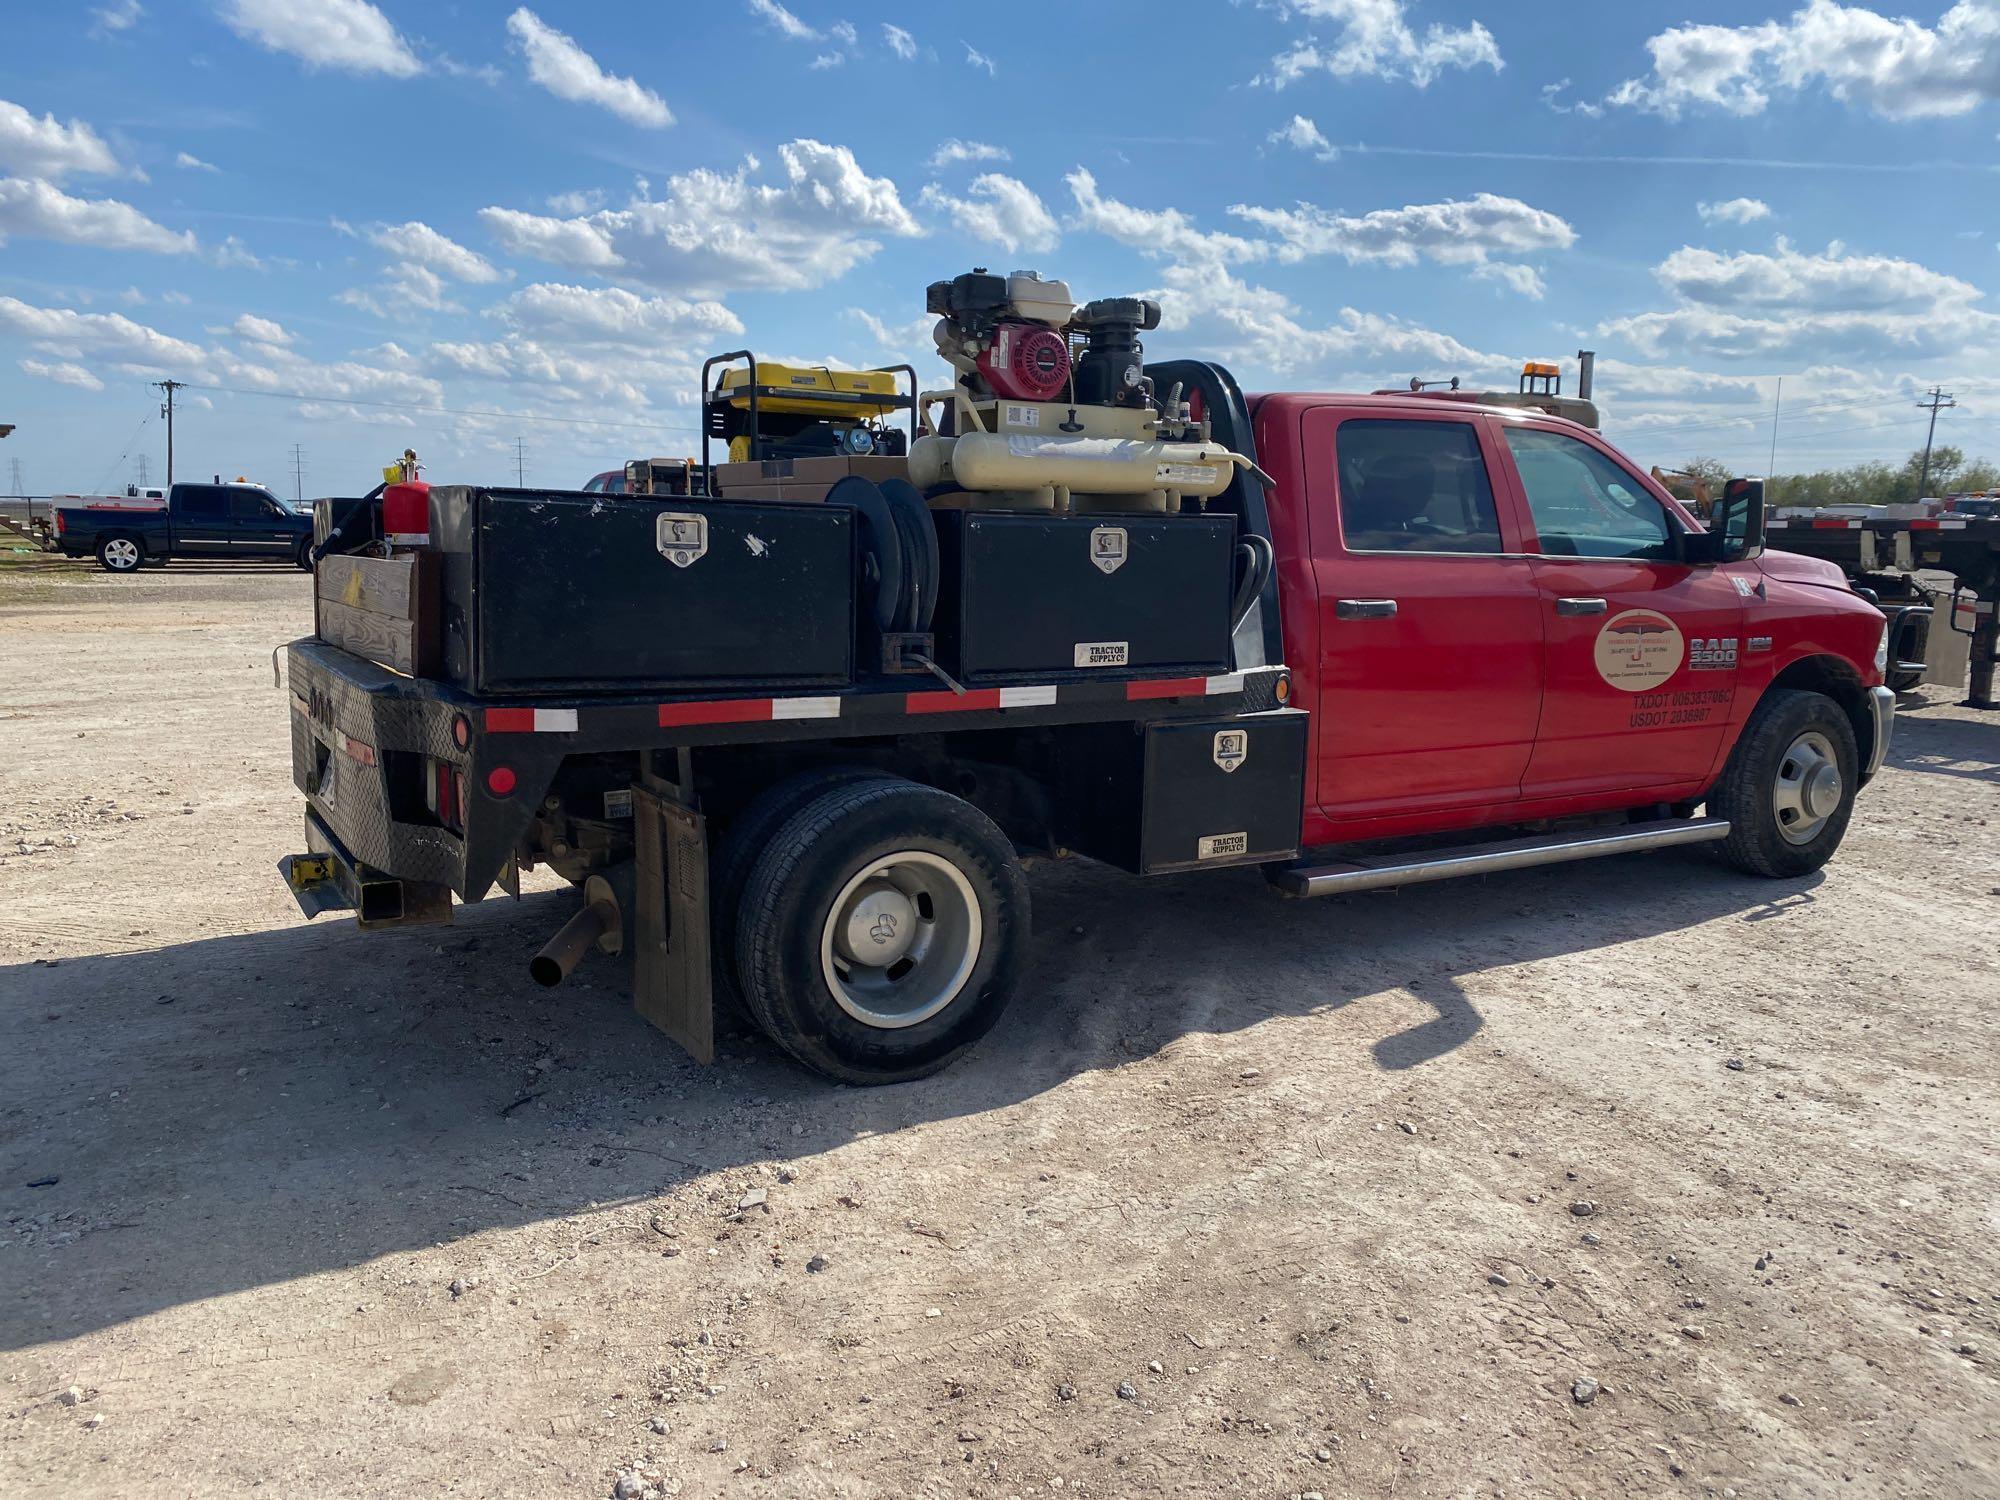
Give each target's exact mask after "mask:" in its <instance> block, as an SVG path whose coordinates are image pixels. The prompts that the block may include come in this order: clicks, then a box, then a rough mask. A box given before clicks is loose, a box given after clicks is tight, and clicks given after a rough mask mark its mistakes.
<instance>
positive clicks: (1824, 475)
mask: <svg viewBox="0 0 2000 1500" xmlns="http://www.w3.org/2000/svg"><path fill="white" fill-rule="evenodd" d="M1923 465H1924V451H1923V449H1921V448H1919V449H1917V450H1916V451H1915V452H1914V453H1912V454H1911V455H1910V456H1909V457H1908V458H1907V459H1905V460H1904V461H1903V462H1902V463H1901V464H1895V465H1892V464H1886V463H1882V462H1881V461H1880V460H1877V459H1870V460H1867V461H1865V462H1863V463H1858V464H1852V465H1850V466H1849V467H1847V468H1845V469H1821V470H1819V471H1818V472H1817V473H1812V474H1785V475H1780V476H1774V477H1773V478H1772V479H1771V481H1770V482H1769V483H1768V484H1766V486H1765V496H1766V498H1767V499H1769V500H1770V501H1771V502H1772V503H1773V504H1775V505H1893V504H1896V503H1897V502H1899V501H1910V500H1915V499H1917V498H1918V496H1917V483H1918V480H1919V478H1920V477H1921V476H1922V473H1923ZM1995 484H2000V466H1996V465H1995V464H1994V463H1993V462H1992V461H1991V460H1989V459H1983V458H1975V459H1967V458H1966V456H1965V452H1964V450H1963V449H1960V448H1955V447H1952V446H1951V445H1950V444H1942V445H1940V446H1938V447H1936V448H1933V449H1932V450H1931V475H1930V484H1929V486H1928V493H1930V494H1933V495H1945V494H1950V493H1952V492H1953V491H1957V490H1978V489H1988V488H1991V487H1992V486H1993V485H1995Z"/></svg>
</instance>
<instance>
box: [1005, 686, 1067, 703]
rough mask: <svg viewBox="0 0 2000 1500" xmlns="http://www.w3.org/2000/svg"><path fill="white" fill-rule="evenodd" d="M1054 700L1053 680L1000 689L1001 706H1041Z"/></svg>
mask: <svg viewBox="0 0 2000 1500" xmlns="http://www.w3.org/2000/svg"><path fill="white" fill-rule="evenodd" d="M1055 701H1056V685H1055V684H1054V683H1053V682H1047V683H1036V684H1035V685H1034V686H1032V687H1003V688H1002V689H1000V706H1001V707H1002V708H1043V707H1046V706H1047V705H1049V704H1051V703H1053V702H1055Z"/></svg>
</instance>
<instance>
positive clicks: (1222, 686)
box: [1208, 672, 1243, 698]
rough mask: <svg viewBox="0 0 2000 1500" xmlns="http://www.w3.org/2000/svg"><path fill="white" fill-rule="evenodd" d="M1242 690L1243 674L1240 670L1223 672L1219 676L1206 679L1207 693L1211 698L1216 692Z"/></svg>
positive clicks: (1238, 691)
mask: <svg viewBox="0 0 2000 1500" xmlns="http://www.w3.org/2000/svg"><path fill="white" fill-rule="evenodd" d="M1242 691H1243V674H1242V673H1241V672H1224V673H1223V674H1222V675H1221V676H1220V677H1211V678H1209V679H1208V695H1209V696H1210V697H1211V698H1212V697H1214V696H1215V695H1216V694H1217V693H1240V692H1242Z"/></svg>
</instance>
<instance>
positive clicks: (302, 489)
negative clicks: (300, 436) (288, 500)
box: [292, 443, 306, 505]
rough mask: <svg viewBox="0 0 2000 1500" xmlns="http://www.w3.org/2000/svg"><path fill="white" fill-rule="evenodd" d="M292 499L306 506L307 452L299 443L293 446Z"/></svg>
mask: <svg viewBox="0 0 2000 1500" xmlns="http://www.w3.org/2000/svg"><path fill="white" fill-rule="evenodd" d="M292 498H293V499H294V500H296V501H298V502H299V504H301V505H303V504H305V500H306V450H305V449H303V448H301V447H300V446H299V445H298V444H297V443H294V444H292Z"/></svg>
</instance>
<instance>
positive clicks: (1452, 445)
mask: <svg viewBox="0 0 2000 1500" xmlns="http://www.w3.org/2000/svg"><path fill="white" fill-rule="evenodd" d="M1334 443H1335V456H1336V459H1337V467H1338V472H1339V482H1340V533H1341V537H1342V540H1344V541H1345V542H1346V544H1347V549H1348V551H1350V552H1476V553H1497V552H1499V551H1501V550H1502V549H1501V546H1500V513H1499V510H1498V508H1497V507H1496V506H1495V505H1494V503H1493V485H1492V483H1491V482H1490V481H1489V480H1488V478H1487V475H1486V460H1485V459H1484V458H1483V457H1482V456H1481V455H1480V452H1479V434H1478V432H1477V431H1476V430H1475V429H1474V428H1473V426H1472V424H1471V423H1470V422H1417V421H1397V420H1394V419H1380V420H1378V419H1374V418H1356V419H1354V420H1351V421H1346V422H1342V423H1341V424H1340V428H1339V430H1338V431H1337V432H1336V433H1335V435H1334Z"/></svg>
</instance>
